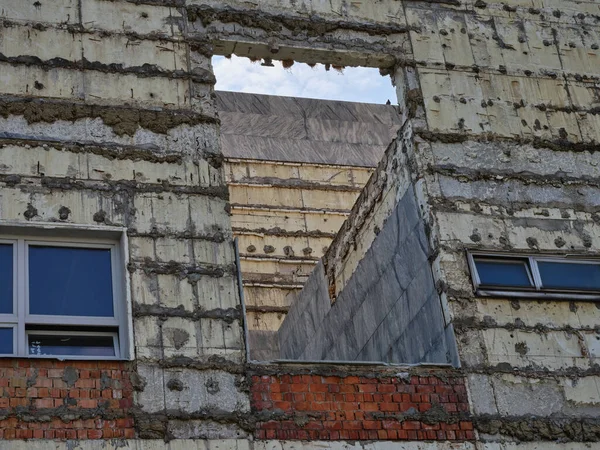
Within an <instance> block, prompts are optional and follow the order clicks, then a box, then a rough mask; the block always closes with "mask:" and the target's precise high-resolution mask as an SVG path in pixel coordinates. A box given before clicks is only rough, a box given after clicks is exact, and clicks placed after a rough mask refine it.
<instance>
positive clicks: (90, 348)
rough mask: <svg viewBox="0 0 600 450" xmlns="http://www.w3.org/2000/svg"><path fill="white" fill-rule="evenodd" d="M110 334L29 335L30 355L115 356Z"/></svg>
mask: <svg viewBox="0 0 600 450" xmlns="http://www.w3.org/2000/svg"><path fill="white" fill-rule="evenodd" d="M113 339H114V338H113V337H112V336H60V335H40V334H30V335H29V354H30V355H40V356H42V355H54V356H56V355H63V356H115V347H114V342H113Z"/></svg>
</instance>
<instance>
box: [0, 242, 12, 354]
mask: <svg viewBox="0 0 600 450" xmlns="http://www.w3.org/2000/svg"><path fill="white" fill-rule="evenodd" d="M12 313H13V246H12V244H0V314H12ZM11 353H12V350H11Z"/></svg>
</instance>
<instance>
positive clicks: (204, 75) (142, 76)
mask: <svg viewBox="0 0 600 450" xmlns="http://www.w3.org/2000/svg"><path fill="white" fill-rule="evenodd" d="M1 3H2V4H1V6H0V22H1V25H0V55H1V57H0V79H1V83H0V91H1V93H0V167H1V169H0V170H1V172H2V174H1V175H0V188H1V189H0V220H2V221H10V222H13V223H16V224H19V223H28V224H29V225H32V224H36V223H38V224H42V223H55V222H60V223H61V224H62V225H64V226H68V225H70V224H76V225H93V226H96V227H103V226H121V227H125V228H126V229H127V236H128V242H129V247H128V248H129V255H128V257H129V266H128V268H127V269H128V273H129V275H130V281H131V291H130V293H131V300H132V305H131V307H132V310H133V319H132V324H131V326H132V327H133V334H134V348H133V349H132V353H133V355H132V356H133V357H134V358H135V363H131V364H127V365H126V366H125V368H124V369H123V370H126V371H127V374H126V376H125V377H123V379H122V380H116V381H115V383H117V384H118V383H121V382H122V383H125V379H131V380H134V381H132V385H133V386H134V387H135V388H134V389H133V390H134V392H131V389H132V388H131V386H130V387H129V388H128V389H129V391H128V392H131V395H130V396H128V398H127V401H128V402H132V404H131V403H130V404H128V405H127V407H121V406H119V404H120V403H119V402H118V401H117V399H106V398H105V397H102V396H101V395H110V396H112V395H113V393H111V392H109V391H110V390H109V389H108V388H106V389H105V390H106V392H105V393H104V391H103V390H101V386H108V383H109V381H110V376H112V375H114V376H117V375H119V374H117V371H116V370H115V371H113V372H110V373H111V374H112V375H110V376H109V378H106V377H107V375H106V373H104V372H103V369H106V370H109V371H110V370H111V366H110V365H109V364H105V365H103V366H101V367H98V362H94V363H95V364H96V367H93V366H91V365H92V362H86V361H72V362H71V363H70V364H69V363H67V364H65V363H62V365H58V366H57V367H56V368H53V367H49V368H48V369H46V367H47V365H48V364H52V361H39V362H38V364H36V366H35V367H32V368H31V371H32V372H34V373H37V371H38V370H39V371H43V370H47V371H52V372H53V373H57V372H58V373H59V372H60V371H61V370H65V372H67V373H69V374H73V377H75V378H77V377H79V375H80V374H82V373H83V374H85V378H86V380H85V382H84V383H83V384H82V386H83V387H85V388H86V389H87V388H90V392H91V393H88V392H87V391H85V389H83V388H82V389H79V388H76V387H74V385H64V386H63V385H60V383H63V384H64V383H65V381H64V380H63V379H62V378H61V376H60V375H58V376H57V378H54V377H55V375H50V377H49V378H48V379H49V380H50V381H48V380H45V379H44V377H42V375H41V374H40V375H39V379H40V380H42V382H43V383H45V385H44V386H41V387H40V389H41V390H38V391H36V394H37V396H36V395H34V393H33V392H29V393H27V395H26V396H25V397H23V398H22V399H19V400H18V402H17V401H16V392H15V389H25V388H31V389H37V388H36V387H34V386H35V383H36V381H35V379H34V378H32V381H31V383H32V384H31V386H29V385H28V386H21V387H18V386H5V385H3V387H2V389H3V392H2V396H3V397H7V398H8V397H11V396H13V397H15V401H9V402H8V405H7V407H6V408H3V412H2V418H3V419H5V420H8V421H9V422H10V423H11V425H10V426H6V424H3V426H4V427H5V428H7V429H9V428H10V429H17V430H19V432H21V431H29V430H34V431H35V433H36V434H35V437H36V438H40V436H39V434H38V430H43V429H44V427H46V429H48V430H50V429H56V428H58V429H61V430H63V431H61V432H64V429H66V428H71V429H75V428H78V429H79V431H86V430H89V429H90V428H91V430H89V432H87V434H83V435H82V434H81V433H79V434H75V435H72V434H71V432H69V434H66V435H65V434H64V433H63V434H53V435H45V437H46V438H52V437H54V438H56V439H65V438H70V439H76V438H77V437H79V438H80V439H85V438H86V436H87V438H90V439H92V438H93V439H98V438H103V439H107V438H110V437H111V436H113V437H133V436H134V435H135V436H136V437H138V438H157V439H164V438H165V437H166V436H171V437H173V438H175V437H178V438H191V437H196V438H197V437H200V436H204V437H214V438H218V437H223V438H224V437H237V436H247V435H248V432H247V431H246V430H244V429H243V428H242V427H241V426H240V420H239V417H238V416H237V415H236V414H238V413H239V412H241V411H248V410H249V399H248V395H247V393H246V392H245V391H244V389H243V388H242V387H241V385H240V383H241V380H242V376H241V375H240V373H241V372H242V367H243V363H244V359H245V358H244V355H245V352H244V342H243V332H242V317H241V310H240V303H239V295H238V287H237V283H236V267H235V258H234V251H233V245H232V232H231V223H230V219H229V215H228V210H229V202H228V192H227V186H226V184H225V182H224V177H223V167H222V165H221V158H220V148H219V139H218V132H219V131H218V130H219V125H218V118H217V116H216V112H215V109H214V102H213V100H212V98H211V92H212V86H213V83H214V76H213V75H212V73H211V71H210V55H206V54H204V53H202V52H201V49H200V48H199V47H198V46H194V45H191V44H190V40H189V38H188V37H187V31H186V29H187V26H186V23H187V15H186V13H185V10H181V9H177V8H174V7H172V5H168V4H165V5H163V4H162V3H165V2H153V3H152V4H144V3H143V2H142V3H132V2H120V1H117V2H112V1H104V0H91V1H87V0H86V1H84V2H80V1H77V0H61V1H56V2H45V1H42V2H21V1H13V0H7V1H2V2H1ZM2 363H3V364H5V367H6V370H9V369H10V370H15V371H16V370H18V368H19V367H21V366H23V365H25V366H23V367H27V366H26V364H28V361H18V360H6V359H4V360H3V361H2ZM100 364H102V362H100ZM28 376H29V375H28ZM119 376H120V375H119ZM81 377H84V375H81ZM13 378H14V379H15V380H16V379H17V377H13ZM102 380H104V381H102ZM107 380H108V381H107ZM22 381H23V380H22ZM48 382H49V383H50V386H48V385H47V383H48ZM79 383H80V380H77V385H78V386H79ZM90 384H91V386H90ZM47 388H51V389H50V390H48V389H47ZM91 388H96V390H94V389H91ZM44 389H45V390H44ZM80 391H81V392H80ZM84 391H85V392H84ZM19 392H20V391H19ZM217 392H218V395H217ZM11 393H12V394H11ZM57 394H58V397H57V396H56V395H57ZM84 394H89V395H90V396H91V395H94V396H98V398H99V400H98V399H97V398H94V399H90V401H81V402H80V401H79V400H75V399H77V398H79V397H78V395H84ZM100 394H101V395H100ZM114 395H121V394H120V393H118V392H117V393H115V394H114ZM38 397H39V398H38ZM55 398H56V399H57V401H60V404H58V403H56V402H54V399H55ZM8 400H12V399H11V398H8ZM38 400H41V402H40V401H38ZM46 400H50V402H49V403H48V402H47V401H46ZM109 400H110V401H109ZM113 400H114V401H113ZM111 401H112V402H113V403H114V402H116V403H117V404H116V405H113V404H112V403H111ZM124 401H125V399H124ZM40 405H43V407H40ZM50 405H51V407H50ZM204 408H213V409H214V408H216V409H218V410H219V414H220V415H221V417H222V420H221V422H220V423H219V425H218V426H217V425H215V422H214V421H213V420H211V417H207V416H206V415H205V416H203V415H201V414H200V415H198V414H197V415H196V416H193V418H194V421H193V422H187V421H186V420H182V418H185V417H187V415H189V414H192V413H194V412H197V411H200V410H202V409H204ZM84 419H85V420H84ZM116 419H123V420H126V421H127V423H128V426H127V428H128V429H127V430H125V434H123V433H122V434H118V433H112V434H109V433H108V432H110V431H111V430H112V429H115V430H116V431H117V432H118V431H123V428H124V426H122V425H116V424H115V422H114V421H115V420H116ZM82 421H84V422H85V423H83V422H82ZM103 421H107V422H106V427H105V426H104V425H103V423H104V422H103ZM110 421H113V422H110ZM90 422H91V425H90ZM111 423H112V426H111ZM69 425H70V427H69ZM48 426H51V427H52V428H48ZM104 429H107V430H108V432H107V433H105V434H103V433H104V431H103V430H104ZM71 431H72V430H71ZM99 431H100V432H99ZM21 436H22V437H31V436H30V435H27V434H25V435H23V434H21ZM7 437H8V436H7ZM11 437H12V438H14V436H11ZM0 446H4V444H0Z"/></svg>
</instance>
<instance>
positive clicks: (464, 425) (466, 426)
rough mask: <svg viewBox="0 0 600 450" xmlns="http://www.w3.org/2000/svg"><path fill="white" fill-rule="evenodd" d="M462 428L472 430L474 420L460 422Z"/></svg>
mask: <svg viewBox="0 0 600 450" xmlns="http://www.w3.org/2000/svg"><path fill="white" fill-rule="evenodd" d="M460 429H461V430H472V429H473V422H460Z"/></svg>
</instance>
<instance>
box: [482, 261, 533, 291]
mask: <svg viewBox="0 0 600 450" xmlns="http://www.w3.org/2000/svg"><path fill="white" fill-rule="evenodd" d="M475 266H476V267H477V273H478V274H479V280H480V281H481V284H482V285H486V286H512V287H531V286H532V284H531V281H530V279H529V275H528V273H529V270H528V268H527V262H526V261H523V260H520V259H517V260H509V259H502V260H501V259H498V260H491V259H477V258H475Z"/></svg>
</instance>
